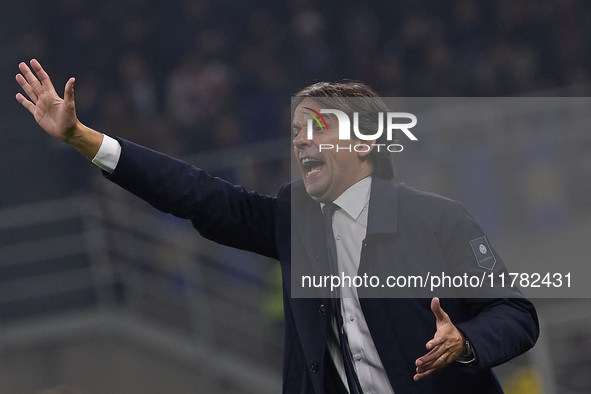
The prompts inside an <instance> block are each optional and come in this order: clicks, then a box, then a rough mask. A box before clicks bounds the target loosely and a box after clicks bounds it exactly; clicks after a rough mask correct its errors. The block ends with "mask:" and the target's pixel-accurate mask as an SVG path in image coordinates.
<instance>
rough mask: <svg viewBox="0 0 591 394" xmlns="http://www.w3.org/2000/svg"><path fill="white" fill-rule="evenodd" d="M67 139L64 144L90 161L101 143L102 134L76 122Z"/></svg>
mask: <svg viewBox="0 0 591 394" xmlns="http://www.w3.org/2000/svg"><path fill="white" fill-rule="evenodd" d="M68 134H70V136H69V137H67V138H66V139H65V140H64V142H66V143H67V144H68V145H70V146H71V147H73V148H74V149H76V150H77V151H78V152H80V153H81V154H82V155H83V156H84V157H86V158H87V159H90V160H92V158H94V156H95V155H96V153H97V152H98V150H99V148H100V147H101V144H102V142H103V134H102V133H99V132H98V131H96V130H93V129H91V128H90V127H87V126H85V125H84V124H82V123H81V122H80V121H78V120H76V125H75V126H74V127H73V128H72V131H71V132H70V133H68Z"/></svg>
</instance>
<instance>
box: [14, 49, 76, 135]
mask: <svg viewBox="0 0 591 394" xmlns="http://www.w3.org/2000/svg"><path fill="white" fill-rule="evenodd" d="M31 67H32V68H33V70H34V71H35V74H37V76H35V74H33V72H32V71H31V69H30V68H29V67H28V66H27V64H25V63H20V64H19V70H20V71H21V74H17V75H16V81H17V82H18V84H19V85H20V86H21V87H22V88H23V90H24V91H25V93H26V94H27V96H28V99H27V98H26V97H25V96H24V95H22V94H21V93H18V94H17V95H16V100H17V101H18V102H19V103H21V104H22V105H23V107H25V108H26V109H27V110H29V112H31V114H33V116H34V117H35V121H36V122H37V123H38V124H39V126H41V128H43V130H45V131H46V132H47V134H49V135H51V136H52V137H55V138H58V139H60V140H62V141H66V142H67V141H68V140H69V139H70V137H72V135H73V132H74V129H75V126H76V124H77V122H78V119H77V117H76V105H75V103H74V78H70V79H69V80H68V82H67V83H66V88H65V91H64V99H62V98H61V97H60V96H59V95H58V94H57V92H56V90H55V88H54V87H53V84H52V83H51V80H50V78H49V75H47V73H46V72H45V70H43V67H41V64H40V63H39V62H38V61H37V60H35V59H33V60H31Z"/></svg>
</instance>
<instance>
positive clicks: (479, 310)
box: [439, 201, 539, 369]
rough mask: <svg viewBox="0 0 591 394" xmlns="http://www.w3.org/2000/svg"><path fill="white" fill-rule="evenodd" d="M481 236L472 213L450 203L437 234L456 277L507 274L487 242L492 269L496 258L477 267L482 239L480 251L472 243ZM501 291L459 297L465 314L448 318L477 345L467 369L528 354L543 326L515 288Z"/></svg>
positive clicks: (528, 302)
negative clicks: (494, 295)
mask: <svg viewBox="0 0 591 394" xmlns="http://www.w3.org/2000/svg"><path fill="white" fill-rule="evenodd" d="M483 237H485V234H484V232H483V230H482V229H481V228H480V226H479V225H478V224H477V222H476V220H475V219H474V218H473V217H472V216H471V215H470V214H469V213H468V211H467V210H466V209H465V208H464V207H463V206H462V205H461V204H459V203H457V202H455V201H448V202H447V204H446V208H445V210H444V214H443V216H442V220H441V223H440V230H439V242H440V248H441V250H442V253H443V254H444V258H445V261H446V264H447V265H448V266H450V267H453V269H454V270H456V272H458V273H460V272H463V273H468V274H469V275H476V276H481V274H488V273H493V275H498V274H499V273H500V272H506V271H507V269H506V267H505V264H504V263H503V261H502V260H501V258H500V256H499V255H498V254H497V253H496V251H494V250H493V249H492V248H490V244H489V243H488V240H486V241H484V243H486V245H487V246H489V248H490V253H491V254H489V255H490V256H493V257H494V261H495V263H494V266H493V265H492V264H489V263H490V262H491V261H493V259H490V260H486V261H485V262H484V263H482V264H479V257H481V255H479V253H481V252H480V251H479V250H478V247H477V246H478V244H479V243H480V241H479V242H477V243H476V250H474V245H471V241H474V240H482V239H483ZM484 239H486V238H484ZM486 249H487V248H486V247H485V248H483V249H482V251H483V252H484V251H486ZM486 253H489V252H486ZM482 255H485V254H484V253H483V254H482ZM482 260H483V259H480V261H482ZM491 266H492V267H491ZM505 285H506V284H505ZM500 290H501V291H500V292H499V294H502V296H500V297H499V298H477V297H478V295H477V294H476V295H474V294H471V296H470V297H469V298H461V299H459V300H458V302H459V303H460V304H461V305H462V307H461V310H463V311H464V312H463V313H458V314H456V316H455V318H456V319H457V321H454V316H452V314H450V317H451V318H452V322H454V324H455V325H456V327H457V328H458V329H459V330H460V331H462V333H463V334H464V335H465V336H466V337H467V338H469V340H470V342H471V343H472V346H473V347H474V351H475V353H476V362H475V363H472V364H467V367H468V368H471V369H475V368H476V369H485V368H491V367H494V366H496V365H499V364H502V363H504V362H506V361H508V360H510V359H512V358H514V357H516V356H518V355H520V354H522V353H524V352H526V351H527V350H529V349H530V348H531V347H533V346H534V344H535V342H536V340H537V338H538V335H539V323H538V317H537V314H536V310H535V308H534V306H533V304H532V303H531V302H530V301H529V300H527V299H526V298H525V297H524V296H523V295H522V293H521V292H520V291H519V289H517V288H503V289H500ZM489 296H490V294H488V295H486V297H489ZM444 309H445V308H444ZM466 311H467V313H466Z"/></svg>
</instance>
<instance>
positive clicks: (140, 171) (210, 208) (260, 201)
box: [103, 138, 277, 258]
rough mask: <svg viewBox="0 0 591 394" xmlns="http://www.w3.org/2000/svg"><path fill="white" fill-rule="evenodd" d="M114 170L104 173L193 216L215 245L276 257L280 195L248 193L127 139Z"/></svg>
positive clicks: (167, 208)
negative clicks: (276, 224) (276, 212)
mask: <svg viewBox="0 0 591 394" xmlns="http://www.w3.org/2000/svg"><path fill="white" fill-rule="evenodd" d="M117 140H118V141H119V143H120V145H121V156H120V159H119V162H118V164H117V167H116V168H115V171H113V173H112V174H107V173H106V172H103V174H104V176H105V177H106V178H107V179H109V180H111V181H112V182H114V183H116V184H117V185H119V186H121V187H123V188H124V189H126V190H128V191H129V192H131V193H133V194H134V195H136V196H138V197H140V198H141V199H143V200H144V201H146V202H148V203H149V204H151V205H152V206H154V207H155V208H157V209H158V210H160V211H162V212H166V213H170V214H172V215H174V216H177V217H179V218H183V219H189V220H191V222H192V224H193V226H194V227H195V228H196V229H197V230H198V231H199V233H200V234H201V235H203V236H204V237H205V238H208V239H210V240H212V241H215V242H217V243H220V244H223V245H227V246H232V247H235V248H238V249H243V250H248V251H251V252H255V253H258V254H262V255H264V256H268V257H272V258H277V249H276V246H275V206H276V199H275V198H273V197H270V196H264V195H260V194H257V193H254V192H248V191H246V190H245V189H244V188H243V187H241V186H234V185H232V184H230V183H229V182H226V181H224V180H222V179H220V178H216V177H213V176H211V175H209V174H208V173H207V172H205V171H204V170H201V169H199V168H197V167H195V166H192V165H190V164H188V163H185V162H183V161H181V160H177V159H175V158H172V157H170V156H167V155H165V154H162V153H159V152H155V151H153V150H151V149H148V148H145V147H142V146H139V145H137V144H134V143H132V142H129V141H126V140H124V139H120V138H118V139H117Z"/></svg>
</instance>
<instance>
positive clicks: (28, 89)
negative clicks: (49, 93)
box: [16, 74, 39, 103]
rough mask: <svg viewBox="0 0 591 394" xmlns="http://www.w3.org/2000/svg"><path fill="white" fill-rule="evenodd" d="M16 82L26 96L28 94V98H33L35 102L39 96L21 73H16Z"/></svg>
mask: <svg viewBox="0 0 591 394" xmlns="http://www.w3.org/2000/svg"><path fill="white" fill-rule="evenodd" d="M16 82H17V83H18V84H19V85H20V87H21V88H22V89H23V90H24V91H25V93H26V94H27V96H29V98H30V99H31V100H33V102H34V103H36V102H37V100H38V99H39V97H38V96H37V93H35V92H34V91H33V88H32V87H31V85H29V83H28V82H27V80H26V79H25V77H23V76H22V75H21V74H17V75H16ZM23 98H24V97H23ZM17 100H18V98H17ZM19 102H20V101H19Z"/></svg>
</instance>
